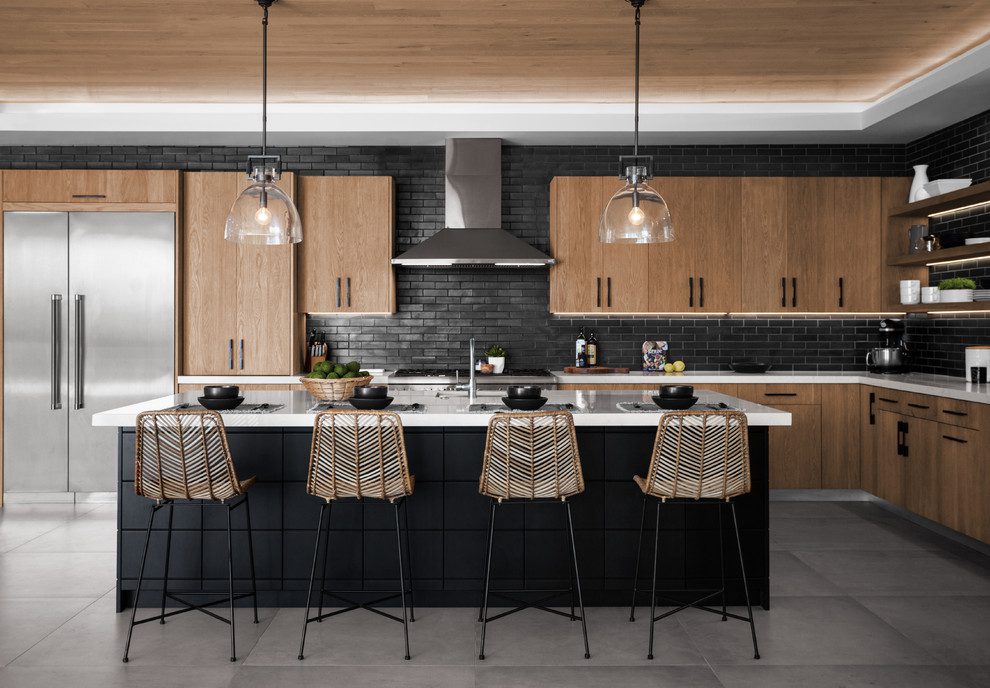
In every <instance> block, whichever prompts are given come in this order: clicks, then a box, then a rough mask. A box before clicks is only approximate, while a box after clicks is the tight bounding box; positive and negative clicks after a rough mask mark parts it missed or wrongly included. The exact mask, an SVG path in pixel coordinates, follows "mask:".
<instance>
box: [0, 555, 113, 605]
mask: <svg viewBox="0 0 990 688" xmlns="http://www.w3.org/2000/svg"><path fill="white" fill-rule="evenodd" d="M116 570H117V563H116V555H115V554H114V553H113V552H98V553H76V554H72V553H61V552H60V553H53V552H46V553H38V552H17V551H12V552H6V553H5V554H2V555H0V599H2V598H11V597H93V598H96V597H99V596H101V595H103V594H104V593H105V592H106V591H107V590H109V589H110V588H112V587H113V586H114V581H115V579H116Z"/></svg>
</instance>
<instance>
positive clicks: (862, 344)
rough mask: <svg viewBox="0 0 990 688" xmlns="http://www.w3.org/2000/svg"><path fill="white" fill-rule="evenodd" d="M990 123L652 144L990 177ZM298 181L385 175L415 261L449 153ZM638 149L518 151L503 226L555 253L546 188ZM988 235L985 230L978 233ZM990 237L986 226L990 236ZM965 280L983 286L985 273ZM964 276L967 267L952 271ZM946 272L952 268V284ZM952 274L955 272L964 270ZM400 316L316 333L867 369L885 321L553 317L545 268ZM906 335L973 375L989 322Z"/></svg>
mask: <svg viewBox="0 0 990 688" xmlns="http://www.w3.org/2000/svg"><path fill="white" fill-rule="evenodd" d="M988 123H990V112H987V113H984V114H983V115H980V116H978V117H974V118H971V119H969V120H966V121H964V122H961V123H959V124H957V125H955V126H953V127H949V128H948V129H945V130H943V131H940V132H936V133H934V134H932V135H931V136H928V137H925V138H924V139H920V140H918V141H915V142H913V143H911V144H907V145H902V144H884V145H788V146H785V145H746V146H707V145H697V146H655V147H647V150H645V151H644V152H647V153H650V154H652V155H654V156H655V167H656V172H657V174H659V175H763V176H770V175H792V176H805V175H850V176H851V175H866V176H870V175H884V176H886V175H899V174H903V175H909V174H910V173H911V169H910V168H911V165H912V164H916V163H918V162H926V163H928V164H930V165H931V168H930V175H931V177H932V178H933V179H934V178H937V177H939V176H942V177H944V176H953V175H962V174H965V175H969V176H973V177H974V178H975V179H985V178H987V177H990V164H988V162H987V152H988V150H990V144H988V137H987V129H988ZM255 152H256V151H255V150H254V149H253V148H235V147H210V146H197V147H184V146H71V147H60V146H30V147H28V146H22V147H0V168H26V169H34V168H37V169H57V168H77V169H78V168H90V169H106V168H115V169H183V170H234V169H240V168H241V166H242V164H243V160H244V156H246V155H248V154H251V153H255ZM274 152H277V153H280V154H281V155H282V156H283V160H284V162H285V164H286V167H287V168H288V169H292V170H294V171H296V172H298V173H300V174H304V175H305V174H317V175H322V174H330V175H361V174H382V175H391V176H393V177H395V178H396V195H397V249H398V251H400V252H401V251H404V250H406V249H407V248H409V247H410V246H412V245H414V244H416V243H418V242H420V241H422V240H423V239H424V238H426V237H427V236H430V235H431V234H432V233H433V232H435V231H437V230H438V229H440V228H441V227H442V226H443V200H444V199H443V149H442V148H441V147H410V146H361V147H292V148H283V149H278V150H276V151H274ZM624 153H628V150H627V149H626V147H618V146H505V147H504V148H503V159H502V169H503V187H502V194H503V218H502V223H503V227H505V228H506V229H508V230H509V231H511V232H513V233H514V234H516V235H517V236H519V237H521V238H523V239H525V240H527V241H529V242H530V243H532V244H533V245H534V246H536V247H538V248H540V249H543V250H546V249H547V248H548V241H549V198H548V186H549V182H550V179H551V178H552V177H554V176H555V175H602V174H612V173H614V172H616V160H617V156H618V155H620V154H624ZM980 222H985V215H984V216H983V219H981V218H980V217H953V218H947V219H946V220H944V221H942V222H941V223H940V224H939V226H938V227H936V228H935V229H936V231H939V232H942V231H950V230H952V229H954V228H958V227H964V228H965V229H966V231H976V232H979V231H983V229H985V225H975V224H974V223H980ZM974 226H976V229H974ZM981 227H982V228H983V229H981ZM958 269H959V270H969V271H971V272H970V273H969V274H975V275H977V276H981V278H982V275H983V273H982V272H980V271H981V270H983V267H982V266H981V265H975V266H970V265H968V264H967V265H965V266H962V267H959V268H958ZM954 270H955V269H954ZM947 274H948V273H947ZM951 274H957V271H954V272H952V273H951ZM398 296H399V312H398V313H397V314H396V315H395V316H392V317H356V318H349V317H319V318H311V320H310V323H309V325H310V326H311V327H316V328H318V329H320V330H322V331H324V332H326V333H327V335H328V336H329V338H330V339H331V341H332V342H333V344H334V345H335V346H336V347H337V350H338V355H340V356H341V357H346V358H358V359H361V360H362V361H363V362H364V363H365V365H368V366H371V365H389V366H394V365H413V364H415V365H431V366H448V365H465V364H466V359H467V340H468V338H469V337H471V336H475V337H477V338H478V340H479V341H480V342H484V343H492V342H498V343H501V344H502V345H503V346H505V347H506V348H507V349H508V350H509V352H510V363H509V364H510V365H514V366H518V367H536V366H540V367H542V366H549V367H558V366H561V365H565V364H567V363H570V361H571V354H572V350H573V339H574V337H575V335H576V334H577V330H578V329H579V328H580V327H581V326H582V325H583V326H585V327H587V328H588V329H589V330H590V329H595V330H596V332H597V333H598V335H599V338H600V339H601V346H602V351H603V360H604V361H607V362H609V363H613V364H619V365H631V366H635V365H637V364H638V362H639V350H640V345H641V343H642V341H643V340H644V339H659V338H663V339H667V340H668V341H669V342H670V346H671V351H672V353H673V354H674V355H675V356H678V357H682V358H684V360H685V361H686V362H687V363H688V364H689V366H692V367H693V368H696V369H713V368H724V367H726V365H727V363H728V362H729V361H730V360H731V359H732V358H734V357H738V356H740V355H752V356H759V357H761V358H765V359H767V360H769V361H771V362H772V363H773V364H774V365H775V366H777V367H778V368H791V369H800V370H808V369H815V368H822V369H850V370H855V369H859V368H861V367H862V366H861V364H860V359H861V357H862V355H863V353H864V351H865V349H866V348H867V347H869V346H871V345H872V344H873V341H874V337H873V334H872V330H873V327H874V322H873V321H872V320H864V319H841V318H835V319H829V318H826V319H818V318H806V319H802V318H786V319H785V318H781V319H777V318H773V319H757V320H754V319H742V318H738V319H737V318H692V317H681V318H649V319H643V318H588V319H572V318H556V317H553V316H550V315H549V314H548V311H547V302H548V279H547V273H546V272H545V271H540V270H533V271H528V270H502V271H494V270H481V271H479V270H463V269H461V270H458V269H446V270H424V269H409V268H404V269H400V270H399V273H398ZM909 336H910V338H911V339H912V342H913V346H915V347H916V348H917V350H918V351H919V353H920V354H921V355H922V357H923V361H924V363H923V365H922V367H923V369H925V370H930V371H932V372H944V373H951V374H961V369H962V363H961V360H962V358H961V356H962V354H961V346H962V344H964V343H990V321H988V319H985V318H953V319H938V320H930V321H929V320H920V321H915V320H914V319H912V322H911V324H910V325H909Z"/></svg>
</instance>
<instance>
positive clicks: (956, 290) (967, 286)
mask: <svg viewBox="0 0 990 688" xmlns="http://www.w3.org/2000/svg"><path fill="white" fill-rule="evenodd" d="M974 289H976V282H975V281H974V280H971V279H970V278H969V277H950V278H948V279H944V280H942V281H941V282H939V283H938V297H939V303H967V302H969V301H972V300H973V290H974Z"/></svg>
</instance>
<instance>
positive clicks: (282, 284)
mask: <svg viewBox="0 0 990 688" xmlns="http://www.w3.org/2000/svg"><path fill="white" fill-rule="evenodd" d="M234 174H236V175H237V176H238V177H239V178H240V185H239V187H238V192H240V190H242V189H243V188H245V187H246V186H247V185H248V184H249V183H250V182H249V181H248V180H247V179H245V178H244V175H241V174H240V173H234ZM294 182H295V176H294V175H292V174H289V173H286V174H283V175H282V179H281V180H279V182H278V187H279V188H280V189H282V190H283V191H285V193H286V194H288V195H289V197H290V198H292V197H294V196H295V183H294ZM231 202H233V201H231ZM305 232H306V228H305V226H303V236H304V238H305ZM235 246H236V248H237V341H236V342H235V346H236V348H237V351H236V356H235V361H234V367H235V372H237V373H239V374H242V375H292V374H293V373H296V372H298V368H299V367H300V364H299V362H298V361H297V360H296V359H297V358H298V356H297V352H296V351H295V347H294V343H295V333H296V327H295V311H296V309H295V303H296V300H295V295H296V275H295V260H296V247H295V245H293V244H286V245H283V246H252V245H246V244H235Z"/></svg>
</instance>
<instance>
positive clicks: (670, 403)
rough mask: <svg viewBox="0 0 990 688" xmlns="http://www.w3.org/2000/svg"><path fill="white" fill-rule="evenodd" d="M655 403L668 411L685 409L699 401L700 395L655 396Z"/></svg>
mask: <svg viewBox="0 0 990 688" xmlns="http://www.w3.org/2000/svg"><path fill="white" fill-rule="evenodd" d="M653 403H654V404H656V405H657V406H659V407H660V408H662V409H666V410H667V411H684V410H686V409H689V408H691V407H692V406H694V405H695V404H696V403H698V397H659V396H658V397H653Z"/></svg>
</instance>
